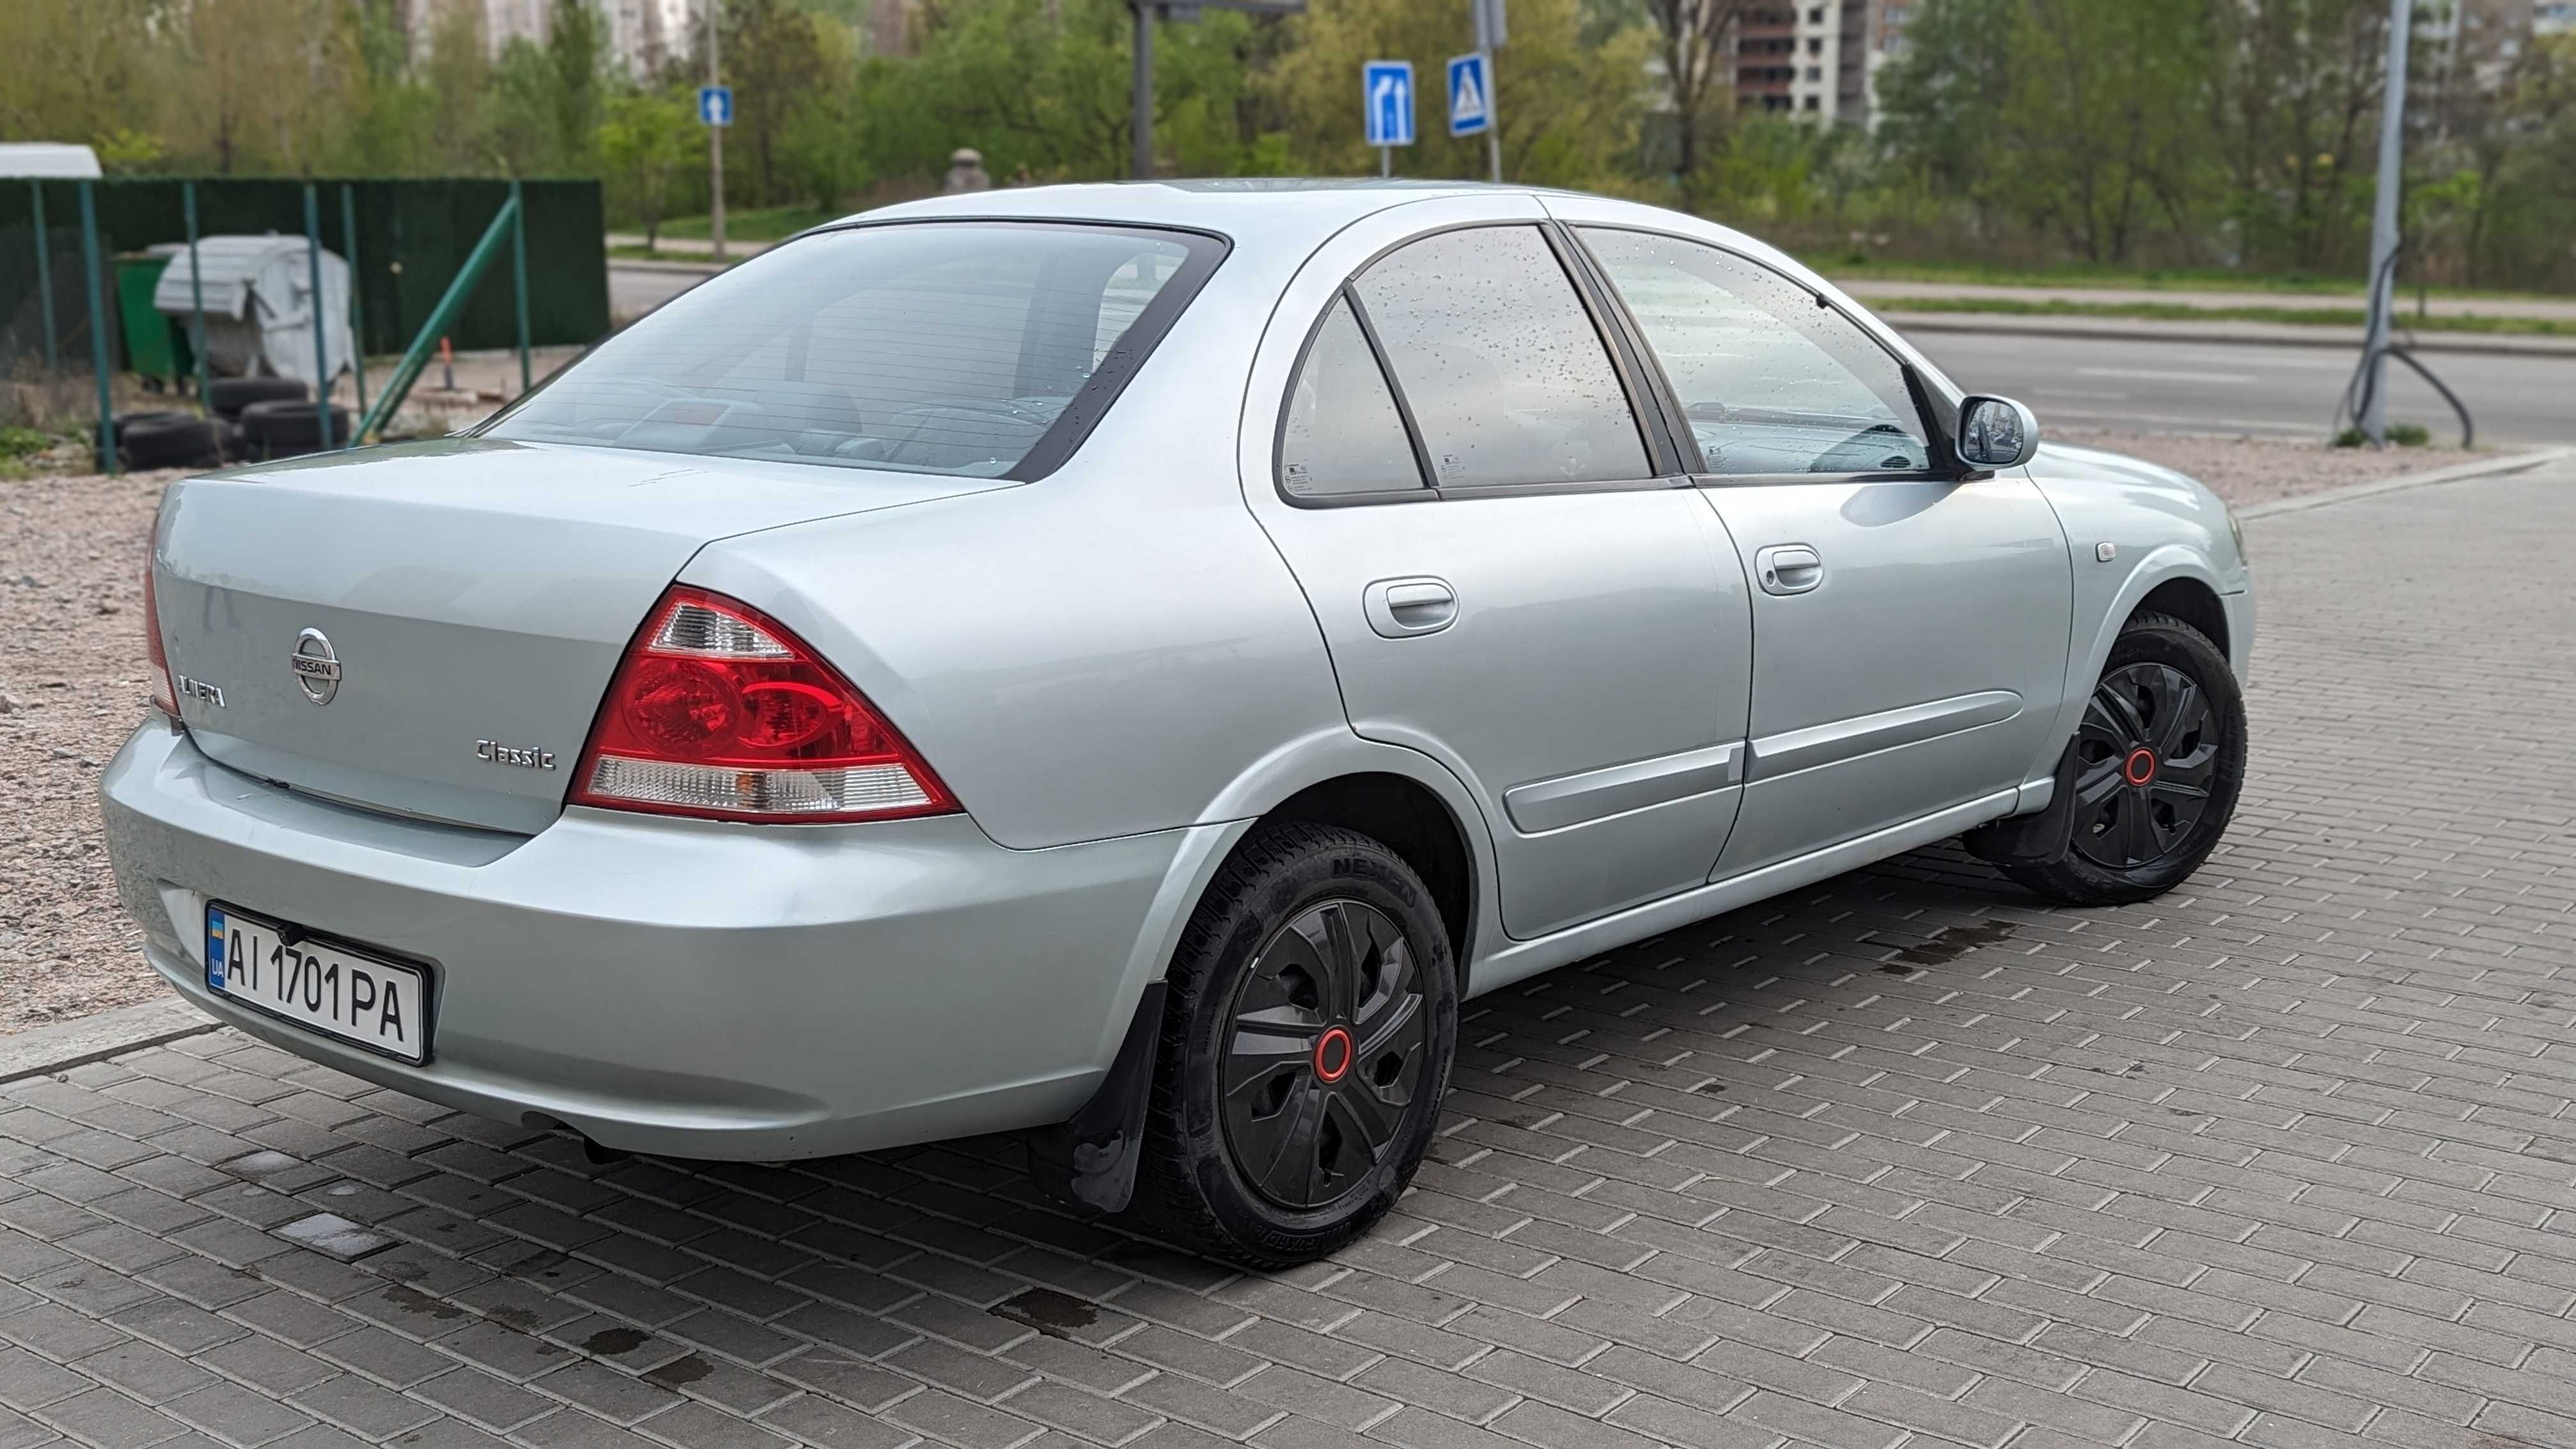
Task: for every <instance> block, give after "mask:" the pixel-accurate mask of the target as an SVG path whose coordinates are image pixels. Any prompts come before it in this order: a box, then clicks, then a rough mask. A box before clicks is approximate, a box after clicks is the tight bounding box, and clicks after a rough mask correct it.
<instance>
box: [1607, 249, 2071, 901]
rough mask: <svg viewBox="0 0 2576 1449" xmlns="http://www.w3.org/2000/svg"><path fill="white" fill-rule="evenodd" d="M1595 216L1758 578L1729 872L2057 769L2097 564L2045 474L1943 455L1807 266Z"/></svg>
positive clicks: (1903, 380) (1886, 353)
mask: <svg viewBox="0 0 2576 1449" xmlns="http://www.w3.org/2000/svg"><path fill="white" fill-rule="evenodd" d="M1578 234H1579V235H1580V237H1581V239H1582V242H1583V245H1584V247H1585V249H1586V251H1587V253H1588V255H1589V256H1590V257H1591V258H1592V259H1593V260H1594V261H1595V262H1597V264H1598V266H1599V267H1600V269H1601V272H1602V274H1603V275H1604V276H1605V277H1606V278H1607V279H1608V281H1609V283H1610V285H1611V286H1612V288H1613V289H1614V290H1615V291H1616V292H1617V294H1618V295H1619V297H1620V298H1621V300H1622V302H1623V303H1624V306H1625V308H1626V311H1627V313H1628V316H1629V317H1630V318H1632V319H1633V321H1634V324H1635V326H1636V328H1637V331H1638V332H1639V334H1640V335H1641V336H1642V337H1643V338H1644V339H1645V341H1646V343H1647V346H1648V349H1649V351H1650V352H1651V354H1652V356H1653V360H1654V363H1655V365H1656V366H1657V367H1658V368H1659V369H1660V371H1661V374H1662V376H1663V378H1664V380H1665V383H1666V386H1667V389H1668V395H1669V397H1670V398H1671V399H1672V400H1673V402H1674V403H1675V404H1676V405H1677V407H1678V409H1679V411H1680V413H1681V415H1682V419H1683V420H1684V422H1685V423H1686V424H1687V431H1688V433H1689V439H1688V441H1689V443H1690V444H1691V445H1692V446H1694V447H1695V448H1696V449H1697V451H1698V453H1699V454H1700V459H1699V463H1698V476H1699V481H1700V484H1701V486H1702V495H1703V497H1705V498H1706V499H1707V500H1708V502H1709V503H1710V504H1711V505H1712V506H1713V507H1714V508H1715V509H1716V511H1717V513H1718V515H1719V516H1720V517H1721V518H1722V519H1724V520H1725V524H1726V528H1727V531H1728V533H1729V534H1730V535H1731V536H1732V539H1733V542H1734V546H1735V548H1736V551H1737V553H1738V556H1739V557H1740V559H1741V560H1742V564H1743V568H1744V572H1745V574H1746V575H1747V577H1748V579H1749V580H1750V581H1751V585H1752V592H1751V599H1752V605H1753V689H1752V719H1751V723H1750V726H1749V735H1750V739H1749V748H1748V758H1747V761H1746V780H1747V784H1746V789H1745V796H1744V805H1743V809H1742V813H1741V816H1740V818H1739V820H1738V822H1737V825H1736V828H1735V831H1734V833H1733V835H1732V837H1731V838H1730V839H1729V841H1728V843H1727V846H1726V849H1725V851H1724V853H1723V855H1722V857H1721V858H1720V860H1719V862H1718V866H1717V870H1716V872H1715V874H1716V875H1717V876H1728V875H1735V874H1739V873H1741V872H1744V871H1749V870H1757V869H1760V868H1761V867H1763V866H1765V865H1769V864H1772V863H1774V862H1777V861H1780V860H1784V859H1787V858H1789V857H1792V856H1797V855H1802V854H1805V853H1807V852H1809V851H1812V850H1817V849H1820V848H1823V847H1826V846H1830V845H1836V844H1839V843H1842V842H1844V841H1848V840H1854V839H1857V838H1859V837H1862V836H1865V835H1868V834H1871V833H1872V832H1875V831H1878V830H1883V829H1886V828H1889V827H1891V826H1897V825H1902V824H1906V823H1908V822H1911V821H1916V820H1920V819H1923V818H1925V817H1927V816H1930V815H1934V814H1936V813H1938V812H1941V811H1943V810H1947V809H1951V808H1954V807H1962V806H1967V805H1970V804H1971V803H1972V802H1977V801H1981V800H1988V799H1990V797H1993V796H1994V795H1996V794H1997V793H1998V792H2003V791H2009V790H2013V789H2015V788H2016V787H2017V786H2019V785H2020V784H2022V783H2023V781H2024V780H2025V779H2026V778H2028V777H2029V776H2030V775H2031V774H2032V772H2033V770H2034V767H2036V769H2037V770H2038V771H2039V772H2040V773H2042V774H2044V773H2045V772H2046V769H2047V766H2046V764H2045V763H2044V759H2045V756H2046V753H2047V749H2046V746H2047V743H2048V740H2047V736H2048V734H2049V731H2050V729H2051V726H2052V722H2053V721H2054V719H2055V716H2056V709H2055V705H2056V701H2057V698H2058V694H2059V692H2060V690H2061V689H2062V687H2063V679H2064V675H2065V669H2066V651H2067V637H2068V632H2067V631H2068V625H2069V622H2070V615H2071V609H2072V592H2073V580H2072V576H2071V572H2070V564H2069V561H2068V556H2067V548H2066V538H2065V533H2064V530H2063V529H2062V528H2061V527H2060V525H2059V523H2058V520H2057V515H2056V513H2055V512H2054V511H2053V510H2052V509H2051V508H2050V507H2049V505H2048V502H2047V500H2046V499H2045V498H2043V497H2042V496H2041V495H2040V492H2039V490H2038V488H2037V487H2036V486H2035V485H2034V484H2033V483H2032V482H2031V481H2030V479H2029V478H2028V477H2027V476H2026V475H2024V474H2023V473H2021V472H2018V471H2016V472H2015V473H2013V474H2010V475H2003V474H1977V473H1968V472H1965V471H1964V470H1961V469H1959V468H1957V467H1955V466H1943V464H1942V462H1941V460H1943V459H1946V458H1948V457H1949V456H1951V455H1950V454H1949V451H1948V449H1947V447H1946V445H1945V444H1943V443H1942V442H1941V441H1940V440H1939V438H1938V435H1937V433H1936V431H1935V428H1934V427H1933V425H1932V423H1931V422H1930V420H1929V419H1928V418H1927V417H1926V415H1925V410H1924V406H1923V403H1924V399H1925V396H1926V395H1925V393H1924V392H1923V389H1922V385H1921V380H1920V379H1919V378H1915V377H1911V376H1909V375H1908V372H1907V369H1906V365H1905V364H1904V363H1903V362H1902V361H1901V360H1900V359H1899V358H1898V357H1897V356H1896V355H1895V354H1894V353H1893V352H1891V351H1890V350H1889V349H1888V348H1886V347H1885V346H1883V345H1882V344H1881V343H1880V342H1879V341H1878V340H1877V339H1876V338H1875V337H1873V336H1872V335H1871V334H1870V333H1869V331H1868V330H1867V329H1865V328H1863V327H1862V326H1861V325H1860V324H1859V323H1858V322H1856V321H1854V320H1853V319H1852V318H1851V317H1849V316H1847V315H1845V314H1844V313H1842V312H1841V311H1839V310H1837V309H1836V308H1835V307H1834V306H1833V305H1832V304H1831V303H1829V302H1828V301H1827V300H1826V299H1825V298H1823V297H1821V296H1820V295H1819V294H1818V293H1816V292H1815V291H1813V290H1811V289H1809V288H1808V287H1806V286H1804V285H1802V284H1800V283H1799V282H1797V281H1796V280H1794V279H1792V278H1791V277H1789V276H1788V275H1786V274H1785V273H1782V272H1780V271H1777V270H1775V269H1773V268H1770V267H1767V266H1764V265H1763V264H1761V263H1760V262H1757V261H1754V260H1752V259H1750V258H1747V257H1744V256H1740V255H1738V254H1735V253H1733V252H1730V251H1727V250H1724V249H1721V248H1719V247H1715V246H1711V245H1707V244H1705V243H1702V242H1698V241H1692V240H1687V239H1684V238H1681V237H1677V236H1671V235H1666V234H1661V233H1656V232H1650V231H1642V230H1627V229H1620V228H1612V227H1600V226H1585V227H1581V228H1578Z"/></svg>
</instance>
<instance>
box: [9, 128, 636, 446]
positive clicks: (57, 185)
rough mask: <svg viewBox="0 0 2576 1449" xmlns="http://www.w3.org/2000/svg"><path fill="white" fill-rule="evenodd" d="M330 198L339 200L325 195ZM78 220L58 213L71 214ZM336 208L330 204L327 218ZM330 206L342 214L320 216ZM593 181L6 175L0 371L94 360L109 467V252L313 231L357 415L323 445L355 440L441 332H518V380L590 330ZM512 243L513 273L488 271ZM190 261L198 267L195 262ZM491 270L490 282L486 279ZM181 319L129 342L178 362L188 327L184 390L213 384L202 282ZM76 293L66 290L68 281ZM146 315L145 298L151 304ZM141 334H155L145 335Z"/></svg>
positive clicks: (119, 343)
mask: <svg viewBox="0 0 2576 1449" xmlns="http://www.w3.org/2000/svg"><path fill="white" fill-rule="evenodd" d="M333 200H336V205H332V204H329V203H330V202H331V201H333ZM67 213H68V214H70V215H72V216H77V218H78V221H77V224H76V225H74V226H65V225H64V224H63V222H64V220H65V219H66V214H67ZM333 213H336V215H333ZM326 216H330V217H331V221H332V222H335V223H336V225H328V224H326V222H325V217H326ZM601 225H602V224H601V216H600V199H599V185H598V183H597V182H592V181H543V182H525V183H523V182H518V181H479V180H464V181H458V180H439V181H319V182H316V181H268V180H251V181H242V180H233V179H219V180H196V179H187V178H179V179H164V178H151V179H145V180H118V181H34V180H28V181H21V182H16V183H0V373H24V372H26V371H28V370H29V369H30V367H31V366H32V367H33V368H35V369H39V370H41V371H42V372H43V373H45V374H58V373H60V372H63V371H65V370H71V369H82V368H84V367H85V368H86V370H88V371H89V372H91V373H92V374H93V375H94V377H95V379H96V383H97V387H98V421H97V439H98V452H99V462H100V466H101V467H102V468H103V469H105V470H107V471H111V472H113V471H114V470H115V469H116V466H117V456H116V432H115V420H114V416H113V408H114V398H113V392H112V382H113V379H114V376H115V374H116V373H117V372H119V371H121V370H124V369H125V368H126V367H128V366H129V365H131V363H132V362H133V361H134V360H135V359H133V358H129V357H128V356H127V353H128V347H127V334H128V332H129V331H136V330H138V329H137V328H136V327H135V326H134V325H132V324H130V323H121V322H120V319H119V315H118V312H117V311H116V310H114V309H112V308H111V307H110V305H109V299H110V298H111V297H115V296H118V295H120V292H121V290H122V289H121V287H120V284H119V283H118V282H117V280H116V279H115V267H116V263H115V261H114V258H115V255H116V254H117V253H118V252H120V251H131V250H138V249H140V248H143V247H146V246H150V245H155V244H159V243H165V242H166V243H173V244H184V245H185V246H186V247H187V248H188V249H189V250H190V252H191V253H192V254H193V253H194V251H195V249H196V246H197V243H198V241H199V239H200V238H201V237H202V236H205V235H209V234H214V235H223V234H238V233H251V234H259V233H263V232H273V233H280V234H290V235H300V236H303V237H306V238H308V239H310V240H311V241H312V243H313V244H314V251H313V252H312V253H311V254H310V266H311V268H312V271H311V277H312V290H313V293H314V295H315V297H316V298H317V299H319V298H320V296H321V295H322V285H321V255H320V253H321V252H322V251H323V250H331V251H335V252H337V253H338V254H339V255H340V256H341V257H342V258H343V259H345V260H346V261H347V263H348V265H349V271H350V289H349V322H350V326H351V329H352V331H353V332H354V334H355V335H356V336H357V338H358V339H359V351H358V355H357V356H356V357H354V358H347V359H337V360H335V359H332V358H330V357H329V356H328V355H327V344H326V343H325V340H324V339H325V336H326V328H325V325H324V322H325V319H324V318H323V317H322V315H321V312H320V310H319V308H318V307H317V311H316V320H315V326H314V336H313V343H314V347H315V352H316V358H315V361H316V363H317V366H318V369H319V371H320V372H321V374H322V376H324V377H325V378H329V377H332V376H334V375H336V371H337V365H338V364H341V363H345V364H348V365H350V366H351V367H352V369H353V372H354V378H355V382H356V388H357V401H358V410H359V413H360V414H361V415H362V417H363V419H364V420H363V421H362V422H361V423H360V424H359V425H358V427H357V428H355V429H353V430H352V432H353V436H351V437H348V438H335V437H333V436H332V419H331V416H330V410H329V408H328V406H327V402H326V405H325V406H324V408H323V409H322V412H321V415H320V418H319V423H320V427H321V432H322V438H321V441H322V445H323V446H324V447H326V448H328V447H332V446H347V445H350V444H352V443H354V442H356V441H359V440H361V439H364V438H365V437H367V436H369V435H370V434H371V433H372V432H374V431H376V430H379V429H381V428H382V426H383V425H384V424H385V423H386V422H387V421H389V420H390V419H391V418H392V416H393V414H394V412H395V410H396V409H398V408H399V407H400V406H401V405H402V401H403V398H404V396H405V395H406V394H407V393H408V392H409V391H410V388H411V384H412V382H413V381H414V380H415V379H416V378H417V377H418V376H419V373H420V368H421V365H422V363H423V362H424V361H425V360H426V357H427V354H428V350H429V349H430V348H431V347H433V346H435V345H436V343H437V342H438V341H439V340H440V339H441V338H446V339H449V340H452V341H453V342H455V343H456V344H458V345H461V346H463V347H468V348H472V347H491V346H515V347H516V349H517V350H518V353H519V378H520V386H521V387H522V388H525V387H526V386H527V385H528V383H529V381H530V372H531V368H530V364H529V350H530V348H531V347H532V346H534V345H541V344H544V345H551V344H561V343H586V342H589V341H592V340H594V339H595V338H597V337H598V336H600V335H601V334H603V333H605V332H606V331H607V330H608V274H607V259H606V254H605V251H604V249H603V247H602V245H601V241H600V238H601ZM505 241H506V242H507V244H508V245H509V247H510V250H511V263H512V265H511V267H510V271H509V276H508V279H507V280H506V281H504V280H502V279H501V278H498V277H493V276H491V274H492V272H493V271H494V270H496V269H495V268H494V267H493V266H492V263H493V261H494V259H495V257H496V256H497V254H498V251H499V248H500V246H501V245H502V244H503V243H504V242H505ZM190 271H191V273H192V275H193V274H195V272H196V268H195V266H194V264H193V262H192V264H191V267H190ZM487 278H489V279H490V280H489V284H486V279H487ZM197 285H198V289H197V295H196V296H195V298H194V301H195V303H196V305H195V308H194V311H193V313H192V315H191V316H190V317H188V318H187V319H185V330H184V333H183V334H182V333H177V332H174V331H172V330H169V329H168V328H166V326H165V324H163V323H162V322H161V320H160V319H159V318H158V317H157V316H149V317H147V318H146V321H145V324H144V325H147V326H149V327H150V328H151V329H152V330H151V331H150V333H149V334H148V335H138V336H137V337H136V338H135V344H136V345H135V347H134V349H133V350H134V351H135V352H137V353H138V354H140V355H141V356H142V357H148V358H152V359H154V360H155V362H156V366H160V367H172V368H175V356H174V355H175V353H176V351H177V349H178V347H179V345H180V342H181V341H182V339H184V342H185V344H186V347H187V350H188V352H189V353H190V354H191V355H192V356H193V358H194V365H193V371H194V377H193V379H191V381H193V384H194V388H193V390H194V391H195V393H196V394H197V397H198V400H199V401H200V402H201V403H202V402H203V401H205V399H206V394H207V382H208V378H207V363H206V357H207V345H206V332H205V325H204V315H203V314H204V297H203V282H202V280H200V281H199V282H198V284H197ZM67 291H68V296H67V295H66V292H67ZM146 311H147V312H148V311H149V309H148V308H147V309H146ZM147 344H148V345H147ZM406 344H408V346H407V350H406V352H405V355H404V358H403V363H402V365H401V366H400V367H399V368H397V370H396V377H395V379H394V380H393V384H392V386H390V387H387V388H386V389H385V390H384V391H383V392H382V393H381V394H379V395H378V396H377V397H376V399H375V400H374V405H373V406H370V404H369V399H368V387H367V376H366V369H365V358H366V354H368V353H370V352H378V353H381V352H388V351H392V350H393V349H394V348H396V347H404V346H406Z"/></svg>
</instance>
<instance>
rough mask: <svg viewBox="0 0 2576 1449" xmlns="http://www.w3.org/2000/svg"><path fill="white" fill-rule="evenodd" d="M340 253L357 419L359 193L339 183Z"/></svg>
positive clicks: (361, 359) (361, 306) (362, 404)
mask: <svg viewBox="0 0 2576 1449" xmlns="http://www.w3.org/2000/svg"><path fill="white" fill-rule="evenodd" d="M340 249H341V251H342V252H343V253H344V254H345V255H346V257H347V259H348V263H349V342H350V347H349V376H350V378H351V380H353V381H354V382H356V383H357V385H358V416H360V417H362V418H363V417H365V416H366V415H367V309H366V304H365V302H364V301H363V300H362V299H361V298H360V297H359V295H358V294H359V293H360V291H362V290H363V288H362V286H361V285H360V282H359V278H360V277H361V276H362V275H364V274H363V273H361V272H360V271H359V269H358V189H357V188H356V187H354V186H352V185H350V184H349V183H347V182H345V181H344V182H342V183H340ZM357 445H358V435H357V434H356V433H354V432H353V433H351V434H350V435H349V446H350V447H353V448H354V447H356V446H357Z"/></svg>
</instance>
